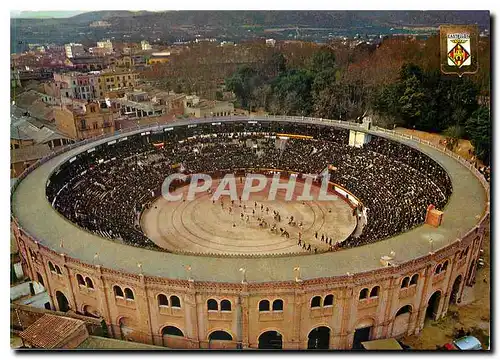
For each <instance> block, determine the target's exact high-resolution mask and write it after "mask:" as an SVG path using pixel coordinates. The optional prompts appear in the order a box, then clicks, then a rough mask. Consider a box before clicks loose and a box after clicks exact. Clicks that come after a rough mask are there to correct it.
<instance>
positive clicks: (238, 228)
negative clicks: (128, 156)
mask: <svg viewBox="0 0 500 360" xmlns="http://www.w3.org/2000/svg"><path fill="white" fill-rule="evenodd" d="M217 185H218V181H214V183H213V184H212V187H211V188H212V191H213V192H215V189H216V187H217ZM237 187H238V194H239V195H240V194H241V189H242V185H241V184H237ZM185 190H186V187H184V188H182V189H179V190H177V191H176V192H175V193H179V192H181V191H185ZM316 191H318V188H315V189H313V190H312V191H311V193H312V194H313V195H314V194H315V193H316ZM295 193H296V194H297V193H298V194H299V195H300V194H301V193H302V184H301V183H297V184H296V188H295ZM268 194H269V192H268V188H265V189H264V190H263V191H261V192H259V193H255V194H251V197H250V199H249V200H248V201H242V202H240V201H239V200H237V201H235V202H234V204H233V205H231V199H230V198H229V197H228V196H226V197H223V198H222V199H223V200H222V204H221V200H218V201H216V202H215V203H213V202H212V200H211V196H212V195H211V194H210V193H208V192H204V193H199V194H197V197H196V199H195V200H193V201H179V202H170V201H168V200H166V199H165V198H163V197H159V198H158V199H157V200H156V201H155V202H154V203H153V204H152V206H151V207H150V209H147V210H145V211H144V213H143V215H142V218H141V226H142V229H143V231H144V232H145V233H146V235H147V236H148V237H149V238H151V239H152V240H153V241H154V242H155V243H156V244H157V245H158V246H160V247H162V248H164V249H167V250H169V251H173V252H175V251H179V250H180V251H188V252H193V253H214V254H215V253H219V254H220V253H224V254H247V255H249V254H279V253H301V252H303V253H314V248H315V247H316V248H317V251H318V253H319V252H320V251H326V250H328V248H329V245H327V244H325V242H322V241H321V235H322V234H324V235H325V237H326V236H328V237H329V238H331V239H332V244H334V243H336V242H339V241H342V240H344V239H345V238H347V237H348V236H349V235H350V234H351V233H352V232H353V231H354V230H355V228H356V219H355V217H354V216H353V215H352V210H351V208H350V207H349V205H348V204H347V203H346V202H345V201H344V200H343V199H341V198H339V197H336V199H335V200H334V201H319V200H314V201H306V202H302V201H297V200H292V201H285V199H284V196H285V191H284V190H282V191H278V195H277V199H276V200H273V201H268V200H267V196H268ZM255 203H257V206H255ZM261 207H262V210H261ZM229 208H232V209H231V211H230V210H229ZM267 208H269V211H266V209H267ZM254 211H255V213H254ZM273 211H277V212H279V214H280V216H281V222H278V221H276V220H274V219H273ZM241 214H243V217H242V216H241ZM291 216H293V218H294V221H295V222H296V224H295V225H293V224H292V225H289V224H288V223H289V220H288V219H289V218H290V217H291ZM247 217H248V220H247ZM258 218H261V219H263V220H264V221H265V222H266V223H267V226H264V227H261V226H260V225H259V223H260V221H259V220H258ZM300 222H302V230H301V229H300V228H299V226H298V224H299V223H300ZM275 223H276V228H277V231H276V232H272V231H271V227H272V226H273V224H275ZM280 228H283V229H284V230H286V231H288V233H289V235H290V237H289V238H286V237H285V236H281V235H280ZM299 231H300V232H301V233H302V236H301V238H302V241H303V242H304V241H305V242H306V243H307V244H311V251H307V250H304V249H303V248H302V246H298V237H299ZM316 232H318V239H315V233H316Z"/></svg>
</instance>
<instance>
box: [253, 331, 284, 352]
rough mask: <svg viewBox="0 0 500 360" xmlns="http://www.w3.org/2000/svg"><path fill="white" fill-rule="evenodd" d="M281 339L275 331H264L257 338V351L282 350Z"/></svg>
mask: <svg viewBox="0 0 500 360" xmlns="http://www.w3.org/2000/svg"><path fill="white" fill-rule="evenodd" d="M282 348H283V337H282V336H281V334H280V333H279V332H277V331H266V332H264V333H262V334H261V335H260V336H259V349H282Z"/></svg>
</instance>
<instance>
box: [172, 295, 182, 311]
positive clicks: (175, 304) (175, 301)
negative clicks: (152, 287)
mask: <svg viewBox="0 0 500 360" xmlns="http://www.w3.org/2000/svg"><path fill="white" fill-rule="evenodd" d="M170 306H172V307H176V308H180V307H181V300H180V299H179V298H178V297H177V296H175V295H172V296H171V297H170Z"/></svg>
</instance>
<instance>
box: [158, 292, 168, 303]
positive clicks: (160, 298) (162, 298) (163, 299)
mask: <svg viewBox="0 0 500 360" xmlns="http://www.w3.org/2000/svg"><path fill="white" fill-rule="evenodd" d="M158 306H168V298H167V296H166V295H163V294H160V295H158Z"/></svg>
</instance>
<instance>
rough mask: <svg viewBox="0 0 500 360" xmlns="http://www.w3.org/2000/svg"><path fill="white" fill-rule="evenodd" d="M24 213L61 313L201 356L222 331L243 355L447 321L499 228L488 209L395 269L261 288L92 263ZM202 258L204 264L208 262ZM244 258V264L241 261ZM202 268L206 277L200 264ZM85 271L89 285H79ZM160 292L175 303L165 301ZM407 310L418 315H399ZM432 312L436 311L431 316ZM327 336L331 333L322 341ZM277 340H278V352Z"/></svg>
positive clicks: (339, 344) (37, 264)
mask: <svg viewBox="0 0 500 360" xmlns="http://www.w3.org/2000/svg"><path fill="white" fill-rule="evenodd" d="M408 141H409V140H408ZM422 146H424V145H422ZM446 156H448V155H446ZM38 165H41V164H37V166H38ZM37 166H34V167H32V168H31V169H30V170H29V171H28V174H29V173H30V171H33V170H34V169H36V167H37ZM42 166H43V164H42ZM460 166H462V165H460ZM474 174H475V173H474ZM24 176H25V177H26V175H24ZM22 178H23V177H21V180H22ZM14 191H15V190H14ZM15 215H16V214H15V212H14V216H13V218H12V224H13V232H14V236H15V238H16V241H17V242H18V245H19V248H20V253H21V257H22V264H23V271H24V273H25V274H27V275H28V276H29V277H30V278H31V279H33V280H35V281H38V282H41V283H43V285H44V286H45V288H46V289H47V291H48V293H49V295H50V296H51V300H52V303H53V304H54V305H55V306H56V308H57V310H59V309H62V307H61V306H60V304H59V302H58V298H59V299H61V301H62V297H61V294H63V295H64V297H65V299H66V302H67V306H68V308H70V309H75V310H79V311H85V310H84V309H85V308H86V309H87V310H88V309H92V310H93V311H95V312H97V313H98V314H99V315H100V316H101V317H102V318H103V319H104V321H105V322H106V324H108V327H109V330H110V335H112V336H114V337H115V338H128V339H132V340H135V341H141V342H145V343H150V344H156V345H164V346H169V347H172V348H193V349H194V348H208V347H209V344H208V342H209V335H210V333H211V332H214V331H225V332H227V333H228V334H231V336H232V339H233V341H234V344H232V345H231V346H236V345H235V344H239V345H241V347H242V348H258V347H259V338H260V339H261V340H262V335H263V334H265V333H266V332H278V333H279V334H280V336H279V338H281V340H280V341H281V347H282V348H283V349H307V347H308V342H309V335H310V333H311V331H312V330H313V329H317V328H327V329H329V330H330V331H329V332H328V336H329V339H328V347H329V348H330V349H351V348H352V347H353V346H354V345H355V344H356V343H357V342H359V341H364V340H362V339H365V338H368V339H370V340H372V339H379V338H387V337H392V336H402V335H405V334H416V333H419V332H420V330H421V329H422V328H423V326H424V321H425V319H426V314H428V313H431V315H432V317H433V318H440V317H441V316H443V315H444V314H446V312H447V310H448V306H449V304H450V300H453V299H455V298H457V299H459V298H460V297H461V295H462V292H463V289H464V286H466V285H471V284H472V283H473V280H474V277H475V264H476V259H477V258H478V257H479V250H480V249H481V244H482V241H483V237H484V233H485V231H486V226H487V223H488V221H489V213H488V212H486V213H485V214H484V216H482V217H481V218H480V219H479V220H478V221H477V223H476V224H475V225H474V226H473V227H472V228H471V229H470V230H469V231H468V232H466V233H465V234H464V235H463V236H462V237H461V238H460V239H459V240H457V241H456V240H453V241H451V242H450V243H449V244H448V245H446V246H443V247H441V248H438V249H434V251H433V252H430V253H426V254H425V255H424V256H420V257H418V258H415V259H411V260H410V261H405V262H401V263H397V264H396V265H394V266H390V267H381V266H380V265H378V267H376V268H374V269H373V270H371V271H369V272H359V273H346V272H343V273H342V274H338V275H332V276H330V275H324V276H312V277H308V276H307V274H306V273H304V274H305V276H304V279H295V276H294V273H293V271H292V270H293V266H292V267H291V268H285V269H283V273H285V274H288V273H289V275H287V278H286V279H281V280H279V281H268V282H265V281H261V282H259V281H252V280H251V276H252V274H251V273H250V267H248V270H249V273H248V278H249V280H248V281H243V282H242V281H241V278H235V279H231V280H230V281H228V280H220V279H216V278H215V279H214V280H206V279H203V280H198V279H197V277H196V276H193V278H194V279H193V278H190V277H188V276H185V277H183V276H178V274H177V276H175V277H174V276H172V278H169V277H168V276H164V275H161V274H160V273H158V274H149V273H147V272H146V271H145V272H144V274H143V273H139V272H138V268H137V266H135V265H134V266H131V268H130V269H129V271H123V270H118V269H115V268H113V267H112V266H105V265H102V263H101V262H100V261H93V260H92V259H93V254H92V255H91V256H90V257H89V258H88V259H81V258H79V254H76V253H71V252H70V245H69V244H67V242H66V241H65V250H64V251H65V252H66V254H64V253H62V251H61V249H60V248H58V247H56V246H51V245H49V244H48V242H47V241H39V240H37V238H36V234H32V233H28V232H27V231H25V230H24V229H23V227H22V223H23V219H17V217H16V216H15ZM445 216H446V212H445ZM67 241H69V239H68V240H67ZM59 242H60V239H58V240H57V243H59ZM21 244H22V245H21ZM113 246H114V245H113ZM117 246H118V245H117ZM120 246H125V245H120ZM368 247H369V245H368V246H366V248H368ZM137 251H140V250H137ZM346 251H349V250H346ZM149 253H151V252H149ZM162 256H168V254H167V255H164V254H162ZM177 256H179V255H177ZM312 256H313V255H312ZM103 258H104V256H103ZM199 259H200V262H201V261H203V257H199ZM230 260H231V259H228V261H230ZM233 260H234V259H233ZM254 260H255V261H260V259H245V261H246V262H251V261H254ZM275 260H276V259H273V261H275ZM377 260H378V259H377ZM49 261H50V262H51V263H52V264H53V268H54V270H55V271H52V268H51V267H50V265H49ZM220 261H221V262H224V261H226V259H224V258H221V260H220ZM238 261H240V260H239V259H236V261H235V263H237V262H238ZM445 263H446V266H445V270H444V271H443V270H442V269H443V265H444V264H445ZM183 264H187V262H183ZM56 265H57V266H58V267H59V270H60V271H57V268H56ZM192 265H193V274H194V275H196V274H197V273H195V270H196V269H195V265H196V264H192ZM438 265H441V266H440V271H439V272H437V273H436V271H435V270H436V268H437V267H438ZM204 269H205V268H204ZM237 270H238V267H235V269H234V273H236V274H238V271H237ZM176 271H177V270H176ZM205 271H206V270H205ZM178 273H180V271H179V272H178ZM78 274H80V276H81V277H82V279H83V280H84V282H83V283H82V282H81V281H78V280H77V275H78ZM198 274H199V273H198ZM459 275H462V280H461V282H460V286H458V290H457V285H456V284H455V281H456V279H457V277H458V276H459ZM86 278H89V279H91V281H92V287H89V286H88V283H87V281H85V279H86ZM404 279H410V280H409V281H408V280H406V281H405V280H404ZM84 284H85V285H84ZM402 284H404V285H405V286H402ZM454 285H455V286H454ZM118 288H119V289H120V290H118ZM126 289H129V290H130V291H126ZM364 289H366V290H364ZM374 289H375V290H374ZM126 293H128V296H126V295H127V294H126ZM362 293H363V295H364V296H363V297H361V296H360V295H361V294H362ZM159 294H163V295H164V296H165V298H162V302H161V303H160V302H159V298H158V295H159ZM434 294H439V296H438V295H434ZM329 295H332V297H331V299H332V305H329V304H330V300H328V301H327V305H325V300H326V297H327V296H329ZM452 295H453V299H450V297H451V296H452ZM433 296H434V298H433ZM315 297H319V298H320V299H319V306H314V307H311V303H312V300H313V299H314V298H315ZM437 298H439V299H437ZM209 299H214V300H215V301H216V302H217V303H218V310H217V311H213V312H212V311H209V310H208V308H207V301H208V300H209ZM277 299H279V300H281V301H282V302H283V306H282V309H281V310H280V306H276V307H275V308H274V309H273V303H274V301H275V300H277ZM328 299H330V298H328ZM436 299H437V300H436ZM165 300H166V301H165ZM223 300H227V301H228V302H229V303H230V305H231V307H230V311H229V310H228V311H221V302H222V301H223ZM262 300H267V301H268V306H267V307H266V309H267V310H261V311H260V309H259V304H260V302H261V301H262ZM431 300H432V301H431ZM316 303H317V300H316V301H315V305H316ZM225 304H226V305H225V306H226V309H227V303H225ZM406 306H408V308H407V309H411V311H404V312H401V313H399V314H398V312H399V310H400V309H402V308H404V307H406ZM430 307H431V308H432V311H431V310H428V309H429V308H430ZM166 326H171V327H175V328H177V329H179V330H180V331H181V332H182V335H183V336H178V335H170V334H164V333H163V329H164V328H165V327H166ZM363 329H364V330H363ZM325 333H326V332H322V337H321V339H324V337H325ZM271 335H272V334H271ZM275 335H276V334H274V335H273V336H268V338H270V339H271V340H272V341H273V344H274V345H276V346H278V342H277V339H276V336H275ZM266 336H267V335H266ZM360 339H361V340H360ZM268 342H269V341H268ZM322 343H324V340H322ZM274 345H273V346H274Z"/></svg>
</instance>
